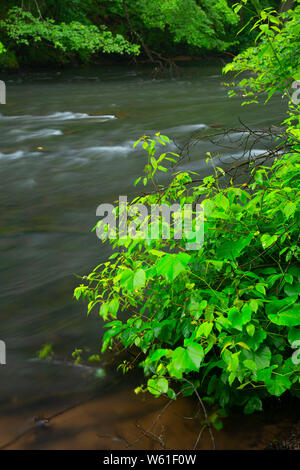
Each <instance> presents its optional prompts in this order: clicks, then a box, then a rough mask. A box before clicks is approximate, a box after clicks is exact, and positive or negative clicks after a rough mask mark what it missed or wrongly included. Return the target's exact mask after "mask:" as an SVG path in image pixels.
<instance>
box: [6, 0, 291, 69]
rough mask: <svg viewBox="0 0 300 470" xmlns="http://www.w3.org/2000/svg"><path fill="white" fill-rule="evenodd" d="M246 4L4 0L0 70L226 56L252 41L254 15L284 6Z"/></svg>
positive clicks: (263, 0) (269, 0) (271, 0)
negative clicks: (110, 58)
mask: <svg viewBox="0 0 300 470" xmlns="http://www.w3.org/2000/svg"><path fill="white" fill-rule="evenodd" d="M244 3H246V2H244ZM248 3H249V5H245V6H244V8H243V9H242V10H240V9H239V7H237V6H236V5H235V4H236V2H235V1H234V0H162V1H157V0H136V1H132V0H86V1H85V2H82V1H80V0H58V1H56V0H49V1H45V0H7V1H5V2H3V3H2V4H1V6H0V19H1V20H0V52H1V51H2V55H1V58H0V64H2V66H4V67H7V68H17V67H18V66H20V65H26V64H27V65H49V64H66V63H69V62H71V63H73V64H76V63H77V64H80V63H88V62H94V63H97V62H99V61H100V62H101V59H102V58H103V56H107V55H108V54H113V57H114V58H117V57H118V56H120V55H122V56H124V57H132V58H134V59H135V60H140V61H145V60H148V61H150V62H158V63H159V62H161V61H164V60H166V59H169V58H174V57H175V58H176V57H177V59H179V60H180V58H181V59H182V58H183V57H182V56H185V57H195V56H198V57H199V56H200V57H202V56H204V57H205V56H207V55H216V54H220V53H223V54H229V56H232V55H233V54H236V53H237V52H238V51H241V50H242V49H244V48H245V47H247V45H249V42H250V43H251V42H253V40H254V38H255V34H254V32H253V31H251V30H250V28H248V27H247V25H249V22H251V19H252V17H253V16H254V15H255V12H256V11H257V9H262V8H267V7H272V8H275V9H276V10H277V11H284V10H285V9H288V7H289V6H290V4H291V2H289V1H282V2H278V1H275V0H252V1H251V2H248ZM238 32H240V33H239V34H238V35H237V33H238Z"/></svg>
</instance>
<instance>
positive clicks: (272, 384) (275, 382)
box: [266, 374, 292, 397]
mask: <svg viewBox="0 0 300 470" xmlns="http://www.w3.org/2000/svg"><path fill="white" fill-rule="evenodd" d="M291 385H292V384H291V382H290V380H289V379H288V377H286V376H284V375H274V374H273V375H272V377H271V378H270V379H267V380H266V386H267V390H268V392H269V393H270V394H271V395H275V396H276V397H280V395H282V394H283V393H284V392H285V391H286V390H289V389H290V388H291Z"/></svg>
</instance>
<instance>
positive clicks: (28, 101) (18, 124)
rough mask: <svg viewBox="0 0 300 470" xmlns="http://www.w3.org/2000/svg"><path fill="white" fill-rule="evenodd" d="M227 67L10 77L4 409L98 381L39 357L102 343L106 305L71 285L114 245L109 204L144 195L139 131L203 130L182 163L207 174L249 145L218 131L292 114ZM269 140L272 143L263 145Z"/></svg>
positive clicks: (2, 168) (0, 295) (1, 327)
mask: <svg viewBox="0 0 300 470" xmlns="http://www.w3.org/2000/svg"><path fill="white" fill-rule="evenodd" d="M221 67H222V65H221V63H216V62H214V63H210V62H199V63H198V64H197V65H192V66H185V67H184V68H180V69H179V70H178V71H177V73H176V75H175V76H174V77H172V78H171V77H163V78H156V79H154V78H153V77H152V74H151V70H150V69H149V68H137V69H136V68H128V67H125V66H122V67H119V66H110V67H105V68H86V69H82V70H81V69H76V70H54V71H40V72H38V71H37V72H34V73H33V72H32V73H26V72H23V73H20V74H18V75H14V74H10V75H6V76H4V75H2V76H1V79H2V80H5V82H6V86H7V104H6V105H1V107H0V113H1V114H0V136H1V137H0V143H1V146H0V174H1V185H0V206H1V220H0V230H1V240H0V249H1V252H0V256H1V263H0V276H1V279H0V339H1V340H3V341H5V343H6V348H7V364H6V365H0V377H1V378H0V383H1V388H0V406H1V410H6V411H3V413H6V412H7V410H10V412H11V413H13V412H14V410H16V409H22V410H26V409H28V410H29V411H28V413H29V414H30V412H31V409H34V406H35V404H36V403H40V402H43V400H44V401H45V400H46V401H47V400H50V397H54V399H56V398H55V397H58V396H60V395H64V396H68V394H72V395H74V394H75V395H76V393H78V394H80V393H82V392H84V391H88V390H91V389H94V388H95V383H96V384H99V378H97V377H95V376H94V375H93V374H86V373H85V372H84V371H82V370H80V368H76V367H72V366H70V365H68V364H66V365H63V364H62V365H58V364H57V363H45V362H39V361H37V360H36V357H37V351H38V350H40V349H41V347H42V346H43V345H44V344H45V343H51V344H52V347H53V351H54V353H55V357H56V358H58V359H59V360H61V361H62V362H63V361H70V360H71V354H72V351H73V350H74V349H75V348H81V349H83V350H84V353H85V354H89V353H91V354H92V353H96V352H97V351H98V350H99V345H100V341H101V335H102V331H103V330H102V323H101V321H100V320H99V318H97V316H96V315H91V316H90V317H89V318H88V319H87V317H86V314H85V306H84V305H83V304H82V303H78V302H76V301H75V300H74V299H73V297H72V293H73V289H74V287H75V286H76V285H77V284H78V282H80V280H79V279H78V277H76V276H78V275H83V274H86V273H87V272H89V270H90V269H91V268H92V267H93V266H96V265H97V264H99V263H100V262H101V261H103V260H105V259H106V258H107V256H108V253H109V249H108V247H106V246H101V244H100V243H99V240H98V239H97V238H96V236H95V233H94V232H91V229H92V228H93V226H94V225H95V223H96V221H97V218H96V207H97V206H98V205H99V204H101V203H103V202H112V201H114V200H115V199H116V198H117V197H118V196H119V195H132V194H133V189H132V188H133V183H134V181H135V179H136V178H137V177H138V176H140V174H141V172H142V169H143V167H144V165H145V155H144V153H143V151H141V150H140V149H135V150H133V148H132V144H133V143H134V141H135V140H136V139H137V138H139V137H140V136H142V135H144V134H148V135H153V134H154V133H155V132H157V131H161V132H162V133H164V134H166V135H168V136H169V137H170V138H171V139H172V144H171V147H172V150H173V151H174V150H176V145H179V146H182V145H184V144H185V143H186V142H187V141H188V140H189V138H190V137H191V136H197V139H198V140H197V146H193V148H192V150H191V152H190V155H189V159H188V160H186V161H184V162H183V163H182V164H181V166H180V168H187V169H189V168H191V169H196V170H198V171H200V172H202V174H204V173H205V171H206V170H205V158H206V152H207V151H211V152H212V153H216V152H218V153H220V155H222V156H223V157H224V158H225V159H226V158H227V159H228V158H229V159H230V158H231V157H232V155H234V157H238V156H239V155H240V153H241V150H240V148H239V143H237V142H236V143H235V144H233V150H232V151H231V150H229V149H228V148H220V147H218V146H216V145H214V144H212V143H211V142H210V141H209V140H207V139H206V138H205V134H207V132H208V131H209V130H216V129H217V130H218V129H223V130H224V129H230V128H237V127H241V124H240V122H239V119H241V121H243V122H245V123H246V124H247V125H248V126H250V127H253V128H256V129H264V128H266V127H268V126H270V125H278V124H279V123H280V122H281V121H282V120H283V119H284V116H285V114H284V113H285V105H284V103H283V102H282V100H281V98H280V97H279V96H278V97H275V98H274V99H273V100H272V102H271V103H269V104H267V105H266V106H265V108H262V106H261V105H251V106H246V107H241V106H240V104H241V99H240V98H237V97H236V98H233V99H229V98H228V97H227V88H226V87H225V86H224V84H223V81H224V77H223V76H222V75H221ZM235 134H236V133H233V134H232V137H233V140H234V136H235ZM201 136H203V138H202V137H201ZM234 145H235V147H234ZM263 150H264V147H262V144H261V143H260V144H259V145H256V147H255V148H254V152H256V153H257V152H258V153H259V152H262V151H263ZM97 386H98V385H97ZM2 437H3V436H2ZM3 439H4V437H3Z"/></svg>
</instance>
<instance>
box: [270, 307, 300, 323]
mask: <svg viewBox="0 0 300 470" xmlns="http://www.w3.org/2000/svg"><path fill="white" fill-rule="evenodd" d="M268 317H269V319H270V320H271V321H272V322H273V323H275V325H284V326H299V325H300V304H297V305H293V306H292V307H291V308H289V309H287V310H285V311H284V312H282V313H277V314H270V315H268Z"/></svg>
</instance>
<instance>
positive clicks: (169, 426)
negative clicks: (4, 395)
mask: <svg viewBox="0 0 300 470" xmlns="http://www.w3.org/2000/svg"><path fill="white" fill-rule="evenodd" d="M130 382H131V383H130ZM134 382H135V381H134V380H132V379H131V380H130V378H128V377H126V385H124V382H123V385H122V384H119V390H112V391H110V392H109V393H104V394H103V395H99V396H98V397H97V398H94V399H91V400H89V397H88V396H86V397H83V396H82V397H81V403H80V404H77V406H76V401H75V400H74V397H73V398H72V399H71V400H69V401H68V405H66V406H64V405H63V403H62V402H61V403H60V405H56V406H55V405H53V404H51V405H50V404H48V405H47V403H46V402H44V403H43V404H40V406H39V407H35V409H34V410H31V411H29V410H28V409H27V410H26V409H24V408H22V409H20V410H19V411H18V412H11V413H9V414H7V415H3V414H2V416H1V418H0V447H1V446H3V445H4V444H5V443H8V444H9V442H10V445H7V447H5V448H7V449H74V450H75V449H95V450H99V449H103V450H117V449H120V450H126V449H133V450H135V449H146V450H154V449H158V450H159V449H173V450H177V449H181V450H183V449H186V450H191V449H193V448H194V446H195V444H196V442H197V439H198V438H199V433H200V431H201V430H202V428H203V417H202V416H201V414H200V415H199V416H197V411H198V406H197V401H196V400H195V399H192V398H182V399H179V400H177V401H176V402H174V403H173V404H172V405H170V406H169V407H168V408H167V409H165V411H164V412H163V413H162V411H163V409H164V407H165V406H166V404H167V403H168V400H166V399H164V398H160V399H155V398H152V397H150V396H149V395H148V394H147V395H145V396H137V395H135V394H134V392H133V386H134ZM129 383H130V385H129ZM85 400H86V401H85ZM72 404H73V407H72ZM295 406H297V403H296V402H291V403H290V404H287V403H284V405H282V404H281V405H280V403H277V404H275V403H272V404H270V403H269V404H266V410H265V411H264V412H263V413H256V414H254V415H251V416H246V415H244V414H242V412H241V411H233V412H232V413H231V414H230V417H228V418H225V419H224V428H223V429H222V430H219V431H217V430H213V435H214V439H215V445H216V449H218V450H233V449H234V450H263V449H269V450H272V449H282V448H289V449H293V448H295V449H297V446H298V448H299V434H298V437H297V435H296V434H295V429H297V428H295V425H296V424H297V422H298V423H299V421H298V420H299V413H298V412H297V408H295ZM298 411H299V408H298ZM51 416H52V418H51ZM49 417H50V419H49ZM153 423H156V424H155V425H154V426H153ZM18 436H19V437H18ZM293 436H294V437H293ZM295 436H296V437H295ZM16 438H17V439H16ZM211 448H212V442H211V438H210V435H209V433H208V431H207V429H204V430H203V432H202V434H201V437H200V439H199V442H198V444H197V449H199V450H210V449H211Z"/></svg>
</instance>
